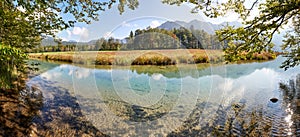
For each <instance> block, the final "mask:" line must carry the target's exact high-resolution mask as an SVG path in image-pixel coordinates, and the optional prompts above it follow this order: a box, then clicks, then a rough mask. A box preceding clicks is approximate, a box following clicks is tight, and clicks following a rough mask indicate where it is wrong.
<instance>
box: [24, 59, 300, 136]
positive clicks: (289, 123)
mask: <svg viewBox="0 0 300 137" xmlns="http://www.w3.org/2000/svg"><path fill="white" fill-rule="evenodd" d="M283 60H284V59H283V58H281V57H279V58H278V59H276V60H274V61H269V62H263V63H247V64H231V65H209V64H205V65H202V66H201V65H178V66H167V67H161V66H129V67H117V66H110V67H107V66H106V67H101V66H96V67H95V66H78V65H72V64H56V65H50V66H51V67H48V68H46V67H44V66H43V63H42V65H41V66H40V67H42V68H44V69H42V70H44V71H43V72H41V74H40V75H37V76H35V77H33V78H32V79H31V80H30V81H29V82H28V83H27V84H28V85H29V86H32V85H34V86H37V87H39V88H40V89H41V91H42V92H43V97H44V99H43V101H44V107H43V108H42V110H41V112H42V113H43V112H47V114H44V115H43V116H42V117H41V118H40V119H39V120H41V121H42V122H44V123H47V122H49V121H53V120H55V119H58V117H57V118H55V117H53V115H55V114H49V113H52V112H53V113H60V111H62V112H63V111H65V110H64V109H65V108H64V107H66V106H67V107H68V109H71V110H72V113H70V114H69V115H73V114H74V113H75V112H76V113H77V111H78V113H79V112H80V116H81V117H82V118H83V119H85V121H86V122H88V123H90V125H91V126H92V127H93V128H95V129H97V130H98V131H100V132H101V133H103V134H106V135H109V136H207V135H209V136H210V135H213V136H224V135H225V136H232V135H239V136H244V135H252V136H264V135H272V136H287V135H299V127H297V126H299V121H298V120H297V118H298V119H299V107H300V106H297V105H299V104H297V103H298V102H295V98H296V99H297V96H298V97H299V89H300V88H298V87H299V85H300V83H298V85H297V81H295V79H297V75H298V73H299V72H300V71H299V70H300V68H299V67H295V68H292V69H290V70H288V71H283V70H282V69H280V68H279V66H280V63H281V62H282V61H283ZM48 66H49V65H48ZM45 68H46V69H45ZM290 79H291V80H292V81H290ZM293 82H294V83H295V84H296V85H297V86H294V89H295V90H294V92H293V93H294V94H292V93H289V94H288V93H287V92H289V91H291V90H290V89H291V88H293V84H291V83H293ZM295 84H294V85H295ZM285 89H289V90H288V91H285ZM66 95H67V96H68V98H63V97H64V96H66ZM291 95H293V96H292V97H291ZM295 96H296V97H295ZM271 98H278V99H279V101H277V102H271V101H270V99H271ZM70 100H72V101H70ZM295 103H296V104H295ZM47 104H48V105H47ZM53 104H56V105H57V107H54V108H52V109H55V110H57V109H59V111H55V110H51V111H50V109H49V107H51V106H53ZM61 104H63V105H61ZM47 107H48V108H47ZM72 107H76V108H77V109H76V110H74V109H72ZM49 116H52V117H53V118H52V119H46V118H45V117H49ZM58 116H60V117H63V118H61V119H65V118H64V117H67V116H68V115H66V114H64V115H58ZM73 118H74V117H73ZM68 120H69V121H72V119H68ZM62 123H63V122H62ZM70 126H71V127H72V125H70ZM82 126H86V125H82ZM77 128H78V127H77ZM79 129H81V128H78V130H79Z"/></svg>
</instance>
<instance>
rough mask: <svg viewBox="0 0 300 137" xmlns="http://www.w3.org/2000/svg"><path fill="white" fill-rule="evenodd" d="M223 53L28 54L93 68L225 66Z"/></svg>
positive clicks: (264, 56)
mask: <svg viewBox="0 0 300 137" xmlns="http://www.w3.org/2000/svg"><path fill="white" fill-rule="evenodd" d="M223 55H224V53H223V51H222V50H200V49H172V50H131V51H76V52H44V53H29V58H31V59H42V60H52V61H63V62H70V63H75V64H95V65H121V66H128V65H159V66H161V65H175V64H199V63H220V62H224V57H223ZM274 58H275V57H274V56H273V55H272V54H267V53H261V54H255V56H254V57H253V58H252V59H253V60H270V59H274Z"/></svg>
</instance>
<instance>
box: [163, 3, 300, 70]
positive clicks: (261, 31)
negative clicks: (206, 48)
mask: <svg viewBox="0 0 300 137" xmlns="http://www.w3.org/2000/svg"><path fill="white" fill-rule="evenodd" d="M163 2H164V3H167V4H171V5H172V4H181V3H184V2H189V3H192V4H194V5H195V7H194V9H193V11H201V10H202V11H204V13H205V14H206V15H207V16H208V17H219V16H224V15H225V14H226V13H232V12H234V13H237V14H238V15H239V17H240V19H241V20H243V24H244V26H243V27H232V26H226V27H224V28H223V29H221V30H219V31H217V32H216V34H217V35H218V36H219V39H220V40H227V41H228V42H229V45H230V46H228V47H225V50H224V51H225V55H226V57H227V59H228V60H229V61H236V60H238V56H239V54H240V53H242V52H247V53H248V54H254V53H255V52H258V53H260V52H263V51H270V49H272V47H273V44H272V43H271V41H272V39H273V36H274V34H275V33H276V32H280V31H281V29H283V26H285V25H291V28H292V30H290V32H288V34H287V35H286V40H284V44H283V49H285V50H286V51H287V55H286V56H287V57H288V60H287V61H285V62H284V63H283V65H282V68H285V69H287V68H289V67H293V66H295V65H298V64H299V57H298V54H299V53H300V52H299V51H300V50H297V49H299V26H300V22H299V16H300V1H299V0H265V1H263V0H253V1H251V2H250V1H248V2H246V1H245V0H228V1H226V2H219V1H214V0H198V1H196V0H163ZM256 11H259V13H258V14H255V12H256ZM253 15H256V16H254V17H253ZM291 20H293V22H292V24H288V23H289V22H291ZM294 56H296V57H294Z"/></svg>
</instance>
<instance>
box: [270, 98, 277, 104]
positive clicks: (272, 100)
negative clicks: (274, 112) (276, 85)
mask: <svg viewBox="0 0 300 137" xmlns="http://www.w3.org/2000/svg"><path fill="white" fill-rule="evenodd" d="M270 101H271V102H272V103H276V102H277V101H278V98H271V99H270Z"/></svg>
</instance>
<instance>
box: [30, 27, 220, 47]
mask: <svg viewBox="0 0 300 137" xmlns="http://www.w3.org/2000/svg"><path fill="white" fill-rule="evenodd" d="M225 46H226V43H225V42H219V40H218V39H217V37H216V36H215V35H212V34H209V33H207V32H205V31H204V30H195V29H194V28H193V26H191V28H190V29H186V28H184V27H181V28H178V29H172V30H165V29H159V28H151V27H148V28H146V29H142V30H141V29H137V30H136V31H135V32H133V31H131V32H130V34H129V36H128V37H127V38H125V39H124V40H119V39H115V38H113V37H110V38H108V39H104V38H101V39H99V40H97V41H96V42H95V43H93V44H80V45H78V44H74V43H72V44H62V43H58V44H57V45H55V46H43V45H41V46H39V47H36V48H34V49H29V50H28V52H64V51H103V50H148V49H185V48H186V49H223V48H224V47H225Z"/></svg>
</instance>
